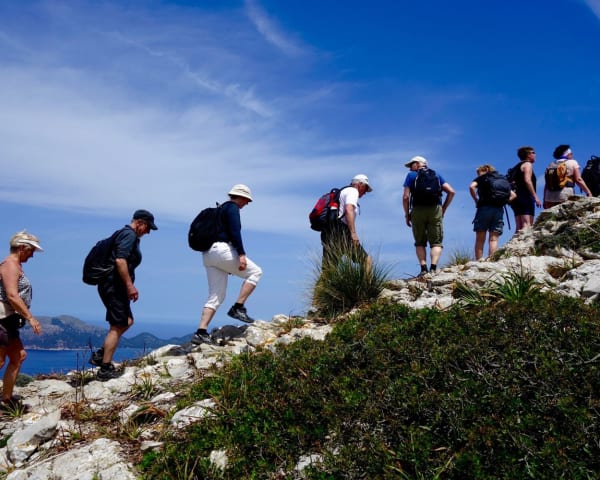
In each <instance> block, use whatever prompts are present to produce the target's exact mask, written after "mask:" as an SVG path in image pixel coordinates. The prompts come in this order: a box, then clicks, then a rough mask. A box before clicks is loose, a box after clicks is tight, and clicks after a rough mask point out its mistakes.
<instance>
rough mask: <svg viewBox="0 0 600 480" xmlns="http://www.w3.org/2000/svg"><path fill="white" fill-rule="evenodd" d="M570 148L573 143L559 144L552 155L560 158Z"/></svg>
mask: <svg viewBox="0 0 600 480" xmlns="http://www.w3.org/2000/svg"><path fill="white" fill-rule="evenodd" d="M569 148H571V145H559V146H558V147H556V148H555V149H554V153H553V154H552V156H553V157H554V158H556V159H557V160H558V159H559V158H560V157H562V156H563V153H565V152H566V151H567V150H568V149H569Z"/></svg>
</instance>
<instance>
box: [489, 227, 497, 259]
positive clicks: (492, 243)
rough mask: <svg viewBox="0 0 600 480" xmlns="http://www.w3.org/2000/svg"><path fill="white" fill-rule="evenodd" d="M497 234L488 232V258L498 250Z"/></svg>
mask: <svg viewBox="0 0 600 480" xmlns="http://www.w3.org/2000/svg"><path fill="white" fill-rule="evenodd" d="M498 237H500V235H498V232H490V238H489V240H488V256H489V257H491V256H492V255H493V254H494V253H495V252H496V250H498Z"/></svg>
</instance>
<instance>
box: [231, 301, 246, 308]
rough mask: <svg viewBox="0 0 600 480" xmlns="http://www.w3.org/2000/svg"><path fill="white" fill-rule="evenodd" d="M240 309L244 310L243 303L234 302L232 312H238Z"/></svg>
mask: <svg viewBox="0 0 600 480" xmlns="http://www.w3.org/2000/svg"><path fill="white" fill-rule="evenodd" d="M240 308H244V304H243V303H237V302H235V303H234V304H233V309H234V310H239V309H240Z"/></svg>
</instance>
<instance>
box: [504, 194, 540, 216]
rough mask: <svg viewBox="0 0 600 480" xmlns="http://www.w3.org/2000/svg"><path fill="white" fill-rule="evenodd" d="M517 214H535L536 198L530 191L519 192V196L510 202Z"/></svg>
mask: <svg viewBox="0 0 600 480" xmlns="http://www.w3.org/2000/svg"><path fill="white" fill-rule="evenodd" d="M510 208H512V209H513V212H515V215H535V199H534V198H533V197H532V196H531V193H529V192H525V193H522V192H517V198H515V199H514V200H513V201H512V202H510Z"/></svg>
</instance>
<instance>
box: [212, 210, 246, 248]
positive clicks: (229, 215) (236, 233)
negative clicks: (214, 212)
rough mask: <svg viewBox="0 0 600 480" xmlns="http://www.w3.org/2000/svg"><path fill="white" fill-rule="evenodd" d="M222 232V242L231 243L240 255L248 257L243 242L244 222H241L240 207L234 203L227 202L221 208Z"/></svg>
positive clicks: (220, 236)
mask: <svg viewBox="0 0 600 480" xmlns="http://www.w3.org/2000/svg"><path fill="white" fill-rule="evenodd" d="M221 225H222V227H223V228H222V231H221V232H220V233H219V236H218V239H219V241H220V242H227V243H229V242H231V245H233V248H235V249H236V250H237V252H238V255H246V251H245V250H244V243H243V242H242V222H241V220H240V207H238V206H237V204H236V203H234V202H225V203H224V204H223V205H222V206H221Z"/></svg>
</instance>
